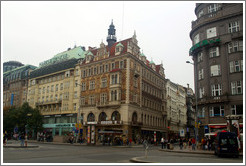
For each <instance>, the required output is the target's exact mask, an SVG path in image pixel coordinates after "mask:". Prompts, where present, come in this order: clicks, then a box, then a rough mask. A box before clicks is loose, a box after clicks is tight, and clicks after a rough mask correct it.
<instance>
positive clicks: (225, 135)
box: [214, 132, 239, 157]
mask: <svg viewBox="0 0 246 166" xmlns="http://www.w3.org/2000/svg"><path fill="white" fill-rule="evenodd" d="M214 143H215V151H214V153H215V155H217V156H218V157H221V156H232V157H238V156H239V139H238V137H237V134H236V133H233V132H218V133H217V136H216V138H215V140H214Z"/></svg>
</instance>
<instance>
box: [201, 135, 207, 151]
mask: <svg viewBox="0 0 246 166" xmlns="http://www.w3.org/2000/svg"><path fill="white" fill-rule="evenodd" d="M206 144H207V141H206V139H205V138H202V150H205V146H206Z"/></svg>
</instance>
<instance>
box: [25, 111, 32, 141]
mask: <svg viewBox="0 0 246 166" xmlns="http://www.w3.org/2000/svg"><path fill="white" fill-rule="evenodd" d="M26 116H27V120H28V118H29V117H31V116H32V114H30V113H28V114H27V115H26ZM27 127H28V124H27V122H26V125H25V146H27Z"/></svg>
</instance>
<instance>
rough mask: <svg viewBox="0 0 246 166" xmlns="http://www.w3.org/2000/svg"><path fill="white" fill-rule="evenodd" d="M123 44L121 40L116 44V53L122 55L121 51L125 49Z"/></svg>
mask: <svg viewBox="0 0 246 166" xmlns="http://www.w3.org/2000/svg"><path fill="white" fill-rule="evenodd" d="M123 48H124V46H123V44H121V42H119V43H118V44H117V45H116V46H115V55H120V54H121V52H122V51H123Z"/></svg>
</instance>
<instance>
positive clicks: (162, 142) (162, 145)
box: [161, 137, 165, 149]
mask: <svg viewBox="0 0 246 166" xmlns="http://www.w3.org/2000/svg"><path fill="white" fill-rule="evenodd" d="M164 140H165V139H164V138H163V137H162V138H161V149H163V148H164Z"/></svg>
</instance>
